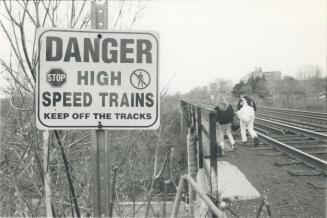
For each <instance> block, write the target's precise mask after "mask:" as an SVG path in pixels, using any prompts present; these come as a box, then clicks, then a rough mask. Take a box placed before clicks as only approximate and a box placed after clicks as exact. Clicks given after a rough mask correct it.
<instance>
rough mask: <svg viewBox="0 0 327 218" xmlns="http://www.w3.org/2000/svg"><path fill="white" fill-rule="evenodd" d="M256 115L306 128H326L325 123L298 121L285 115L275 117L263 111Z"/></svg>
mask: <svg viewBox="0 0 327 218" xmlns="http://www.w3.org/2000/svg"><path fill="white" fill-rule="evenodd" d="M256 117H259V118H263V119H265V118H266V119H270V120H276V121H280V122H288V123H292V124H295V125H297V126H307V127H308V128H316V129H319V130H327V126H326V125H322V124H318V123H311V122H310V123H308V122H304V121H300V120H297V119H291V118H286V117H278V118H277V117H276V116H273V115H270V114H269V115H268V114H265V113H257V114H256Z"/></svg>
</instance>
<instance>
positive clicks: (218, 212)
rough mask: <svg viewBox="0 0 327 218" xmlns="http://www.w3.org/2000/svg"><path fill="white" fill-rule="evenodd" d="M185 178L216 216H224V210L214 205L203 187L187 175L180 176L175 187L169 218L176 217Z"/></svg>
mask: <svg viewBox="0 0 327 218" xmlns="http://www.w3.org/2000/svg"><path fill="white" fill-rule="evenodd" d="M185 180H186V181H187V182H188V184H189V185H191V186H192V188H193V189H194V190H195V192H196V193H197V194H198V195H199V196H200V197H201V198H202V200H203V201H204V202H205V203H206V204H207V205H208V207H209V209H210V210H211V211H212V213H214V215H216V216H217V217H225V215H224V212H222V211H221V210H220V209H219V208H218V207H217V205H215V204H214V203H213V202H212V201H211V199H210V198H209V197H208V196H207V194H206V193H205V192H204V191H203V189H202V188H201V187H200V186H199V185H198V184H197V183H196V182H195V181H194V180H193V179H192V178H191V177H190V176H187V175H184V176H181V178H180V180H179V184H178V188H177V193H176V198H175V200H174V204H173V208H172V213H171V218H176V217H178V211H179V205H180V201H181V197H182V192H183V186H184V182H185Z"/></svg>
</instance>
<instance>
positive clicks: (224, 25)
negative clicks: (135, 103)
mask: <svg viewBox="0 0 327 218" xmlns="http://www.w3.org/2000/svg"><path fill="white" fill-rule="evenodd" d="M134 28H135V29H138V28H139V29H150V30H157V31H159V33H160V40H161V44H160V45H161V59H160V62H161V68H160V70H161V71H160V73H161V85H164V84H165V83H166V82H167V81H168V80H169V79H170V78H171V77H172V76H173V75H174V73H177V76H176V77H175V78H174V80H173V82H172V83H171V85H170V89H171V92H175V91H181V92H186V91H189V90H190V89H192V88H193V87H195V86H198V85H204V84H206V83H208V82H210V81H212V80H214V79H218V78H223V79H228V80H232V81H233V82H238V81H239V79H240V78H241V77H243V76H244V75H245V74H246V73H249V72H251V71H252V70H253V69H254V67H255V66H257V67H262V69H263V70H267V71H269V70H281V71H282V73H283V74H284V75H285V74H290V75H292V74H293V75H294V72H296V70H297V68H298V67H300V66H302V65H308V64H315V65H319V66H320V67H321V68H323V71H324V72H326V2H325V1H324V0H247V1H245V0H217V1H209V0H206V1H195V0H193V1H168V2H167V1H154V2H150V3H148V4H147V7H146V10H145V12H144V16H143V17H142V18H141V19H140V20H139V21H138V22H137V24H136V25H135V26H134Z"/></svg>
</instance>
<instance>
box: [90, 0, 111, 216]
mask: <svg viewBox="0 0 327 218" xmlns="http://www.w3.org/2000/svg"><path fill="white" fill-rule="evenodd" d="M91 28H92V29H108V2H107V1H105V0H92V1H91ZM98 40H101V33H99V34H98ZM108 150H109V148H108V141H107V131H105V130H102V124H101V122H99V124H98V130H93V131H92V149H91V163H92V177H93V178H92V179H93V190H94V216H95V217H108V216H109V159H108V156H109V151H108Z"/></svg>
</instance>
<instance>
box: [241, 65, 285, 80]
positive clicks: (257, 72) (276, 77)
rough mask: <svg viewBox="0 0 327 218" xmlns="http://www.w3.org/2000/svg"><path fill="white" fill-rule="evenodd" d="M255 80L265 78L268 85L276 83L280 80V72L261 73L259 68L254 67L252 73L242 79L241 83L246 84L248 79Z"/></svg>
mask: <svg viewBox="0 0 327 218" xmlns="http://www.w3.org/2000/svg"><path fill="white" fill-rule="evenodd" d="M251 77H252V78H253V79H255V78H256V77H265V78H266V81H267V82H268V83H269V82H270V81H277V80H281V79H282V72H281V71H262V69H261V67H255V68H254V71H252V72H251V73H248V74H247V75H245V76H244V77H243V78H242V81H243V82H245V83H246V82H247V81H248V79H249V78H251Z"/></svg>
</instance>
